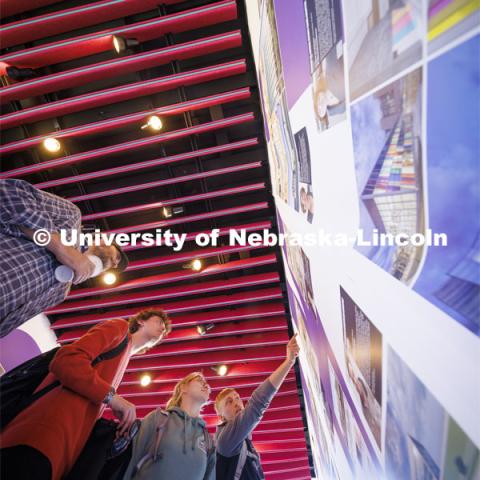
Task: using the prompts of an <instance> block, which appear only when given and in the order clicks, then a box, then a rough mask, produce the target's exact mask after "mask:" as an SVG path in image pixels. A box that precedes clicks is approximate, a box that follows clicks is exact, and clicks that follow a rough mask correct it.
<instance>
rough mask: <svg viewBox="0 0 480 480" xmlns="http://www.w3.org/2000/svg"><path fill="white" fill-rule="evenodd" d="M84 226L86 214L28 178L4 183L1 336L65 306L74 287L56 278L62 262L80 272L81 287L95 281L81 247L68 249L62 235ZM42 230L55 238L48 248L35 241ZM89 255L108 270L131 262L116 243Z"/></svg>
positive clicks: (0, 194)
mask: <svg viewBox="0 0 480 480" xmlns="http://www.w3.org/2000/svg"><path fill="white" fill-rule="evenodd" d="M80 228H81V212H80V209H79V208H78V207H77V206H75V205H74V204H73V203H71V202H69V201H68V200H65V199H63V198H60V197H57V196H56V195H53V194H51V193H48V192H43V191H41V190H38V189H36V188H35V187H34V186H32V185H30V184H29V183H28V182H25V181H24V180H16V179H6V180H1V179H0V337H4V336H5V335H7V334H8V333H10V332H11V331H12V330H13V329H15V328H16V327H18V326H20V325H21V324H22V323H24V322H26V321H27V320H29V319H30V318H32V317H34V316H35V315H37V314H39V313H41V312H44V311H45V310H47V309H48V308H50V307H53V306H55V305H58V304H59V303H61V302H63V300H64V299H65V297H66V296H67V294H68V292H69V291H70V287H71V283H70V282H69V283H60V282H59V281H57V279H56V278H55V269H56V268H57V267H58V266H59V265H60V264H63V265H66V266H68V267H70V268H71V269H72V270H73V271H74V279H73V283H75V284H77V283H81V282H84V281H85V280H87V279H88V278H90V276H91V275H92V273H93V271H94V265H93V263H92V262H90V260H89V259H88V257H87V256H86V254H84V253H82V252H81V251H80V249H79V248H76V247H70V246H66V245H63V244H62V243H61V241H60V235H59V233H58V232H59V231H60V230H61V229H66V230H68V231H71V230H73V229H77V230H78V231H80ZM39 229H43V230H46V231H47V232H49V233H50V235H51V240H50V243H49V244H48V245H46V246H45V247H42V246H39V245H37V244H36V243H34V241H33V235H34V233H35V231H36V230H39ZM85 253H89V254H92V255H97V256H99V257H100V258H101V259H102V263H103V266H104V269H105V270H106V269H109V268H116V267H118V268H119V269H120V270H124V269H125V268H126V266H127V264H128V260H127V258H126V256H125V254H124V253H123V252H122V251H121V250H120V248H119V247H118V246H116V245H111V246H106V245H102V246H92V247H89V248H88V250H87V251H86V252H85Z"/></svg>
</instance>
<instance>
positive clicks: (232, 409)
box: [219, 392, 244, 422]
mask: <svg viewBox="0 0 480 480" xmlns="http://www.w3.org/2000/svg"><path fill="white" fill-rule="evenodd" d="M243 409H244V406H243V401H242V399H241V398H240V395H239V394H238V393H237V392H230V393H229V394H228V395H227V396H226V397H225V398H223V399H222V401H221V403H220V408H219V413H220V416H221V417H223V418H224V419H225V420H226V421H227V422H228V421H230V420H233V419H234V418H235V417H236V416H237V415H238V414H239V413H240V412H241V411H242V410H243Z"/></svg>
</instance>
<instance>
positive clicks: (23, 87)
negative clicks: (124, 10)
mask: <svg viewBox="0 0 480 480" xmlns="http://www.w3.org/2000/svg"><path fill="white" fill-rule="evenodd" d="M135 1H136V0H135ZM241 41H242V36H241V34H240V32H239V31H236V32H230V33H226V34H221V35H215V36H213V37H209V38H203V39H200V40H195V41H193V42H187V43H183V44H179V45H174V46H171V47H166V48H160V49H158V50H152V51H149V52H146V53H141V54H138V55H131V56H129V57H124V58H120V59H114V60H109V61H108V62H102V63H97V64H95V65H88V66H87V67H81V68H77V69H74V70H68V71H66V72H62V73H55V74H52V75H47V76H45V77H41V78H39V79H35V80H31V81H24V82H21V83H17V84H14V85H10V86H7V87H4V88H2V89H0V100H1V102H2V103H6V102H10V101H12V100H20V99H23V98H28V97H35V96H38V95H42V94H44V93H49V92H58V91H59V90H64V89H66V88H73V87H76V86H79V85H84V84H86V83H90V82H93V81H96V80H103V79H106V78H111V77H113V76H115V75H119V74H126V73H130V72H137V71H139V70H145V69H147V68H152V67H156V66H159V65H164V64H166V63H169V62H172V61H174V60H185V59H188V58H193V57H196V56H201V55H207V54H209V53H213V52H220V51H222V50H227V49H229V48H235V47H238V46H240V45H241Z"/></svg>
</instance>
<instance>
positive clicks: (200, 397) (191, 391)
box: [183, 377, 211, 405]
mask: <svg viewBox="0 0 480 480" xmlns="http://www.w3.org/2000/svg"><path fill="white" fill-rule="evenodd" d="M210 392H211V389H210V385H209V384H208V383H207V381H206V380H205V379H204V378H203V377H196V378H195V379H194V380H192V381H191V382H189V383H188V384H187V385H185V386H184V387H183V395H184V396H188V397H190V398H191V399H192V400H194V401H196V402H198V403H201V404H202V405H204V404H205V403H207V402H208V399H209V398H210Z"/></svg>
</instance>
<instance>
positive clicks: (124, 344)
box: [92, 335, 128, 367]
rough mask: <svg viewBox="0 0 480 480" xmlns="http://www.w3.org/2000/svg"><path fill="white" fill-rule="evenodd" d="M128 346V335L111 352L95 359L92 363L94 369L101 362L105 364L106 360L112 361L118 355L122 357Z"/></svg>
mask: <svg viewBox="0 0 480 480" xmlns="http://www.w3.org/2000/svg"><path fill="white" fill-rule="evenodd" d="M127 345H128V335H126V336H125V338H124V339H123V340H122V341H121V342H120V343H119V344H118V345H117V346H116V347H114V348H112V349H111V350H109V351H108V352H105V353H101V354H100V355H99V356H98V357H97V358H95V359H94V360H93V362H92V367H95V366H96V365H98V364H99V363H100V362H103V361H104V360H111V359H112V358H115V357H116V356H117V355H120V354H121V353H122V352H123V351H124V350H125V349H126V348H127Z"/></svg>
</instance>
